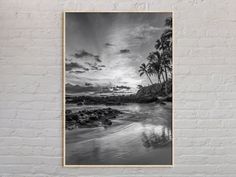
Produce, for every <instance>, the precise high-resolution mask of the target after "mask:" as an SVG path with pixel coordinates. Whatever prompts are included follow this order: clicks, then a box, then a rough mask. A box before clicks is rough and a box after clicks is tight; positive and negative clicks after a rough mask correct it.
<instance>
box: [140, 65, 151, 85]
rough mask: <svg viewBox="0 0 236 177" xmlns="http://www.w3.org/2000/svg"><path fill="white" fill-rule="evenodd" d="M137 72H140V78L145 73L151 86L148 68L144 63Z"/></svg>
mask: <svg viewBox="0 0 236 177" xmlns="http://www.w3.org/2000/svg"><path fill="white" fill-rule="evenodd" d="M139 72H140V76H142V75H143V74H144V73H145V74H146V76H147V77H148V79H149V81H150V82H151V84H153V82H152V80H151V78H150V77H149V75H148V66H147V65H146V64H145V63H143V64H141V66H140V67H139Z"/></svg>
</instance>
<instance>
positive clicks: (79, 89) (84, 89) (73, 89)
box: [66, 83, 112, 93]
mask: <svg viewBox="0 0 236 177" xmlns="http://www.w3.org/2000/svg"><path fill="white" fill-rule="evenodd" d="M66 92H67V93H91V92H93V93H111V92H112V90H111V88H110V87H106V86H104V87H101V86H92V85H90V84H89V85H86V86H81V85H72V84H69V83H67V84H66Z"/></svg>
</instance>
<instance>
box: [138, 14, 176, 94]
mask: <svg viewBox="0 0 236 177" xmlns="http://www.w3.org/2000/svg"><path fill="white" fill-rule="evenodd" d="M165 26H166V30H165V31H164V32H163V34H162V35H161V37H160V39H158V40H157V41H156V44H155V51H153V52H151V53H150V54H149V55H148V57H147V64H145V63H142V64H141V66H140V69H139V72H140V76H142V75H143V74H144V73H145V74H146V75H147V77H148V79H149V81H150V82H151V84H153V82H152V80H151V78H150V76H156V77H157V79H158V82H159V83H160V84H162V85H163V86H164V87H165V94H166V95H167V94H168V90H167V87H168V85H167V84H168V81H169V80H171V79H172V18H171V17H170V18H167V19H166V21H165Z"/></svg>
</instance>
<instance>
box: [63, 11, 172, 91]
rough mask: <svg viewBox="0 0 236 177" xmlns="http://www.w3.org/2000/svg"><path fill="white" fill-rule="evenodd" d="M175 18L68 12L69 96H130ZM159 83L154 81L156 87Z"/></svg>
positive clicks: (141, 82)
mask: <svg viewBox="0 0 236 177" xmlns="http://www.w3.org/2000/svg"><path fill="white" fill-rule="evenodd" d="M170 16H171V13H66V25H65V30H66V31H65V50H66V53H65V57H66V59H65V61H66V67H65V68H66V84H67V85H66V92H71V93H80V94H82V95H96V94H108V95H109V94H124V93H125V94H130V93H135V92H136V91H137V86H138V85H142V86H147V85H149V84H150V83H149V80H148V79H147V77H146V76H145V75H143V76H142V77H140V76H139V73H138V70H139V66H140V65H141V64H142V63H145V62H147V60H146V58H147V56H148V54H149V53H150V52H152V51H154V45H155V41H156V40H157V39H158V38H159V37H160V35H161V34H162V33H163V31H164V30H165V28H166V27H165V26H164V24H165V19H166V18H167V17H170ZM155 79H156V78H152V80H153V81H154V82H155V81H156V80H155Z"/></svg>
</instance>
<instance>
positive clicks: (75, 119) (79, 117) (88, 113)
mask: <svg viewBox="0 0 236 177" xmlns="http://www.w3.org/2000/svg"><path fill="white" fill-rule="evenodd" d="M119 114H122V112H121V111H118V110H116V109H112V108H104V109H95V110H82V111H78V112H73V113H72V111H70V110H67V111H66V129H67V130H72V129H74V128H76V127H86V128H88V127H98V126H104V127H107V126H111V125H112V119H115V118H116V117H117V115H119Z"/></svg>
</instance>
